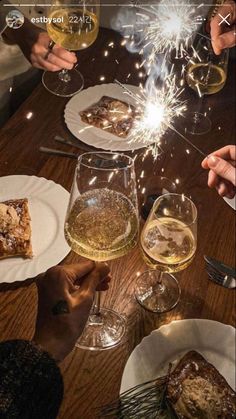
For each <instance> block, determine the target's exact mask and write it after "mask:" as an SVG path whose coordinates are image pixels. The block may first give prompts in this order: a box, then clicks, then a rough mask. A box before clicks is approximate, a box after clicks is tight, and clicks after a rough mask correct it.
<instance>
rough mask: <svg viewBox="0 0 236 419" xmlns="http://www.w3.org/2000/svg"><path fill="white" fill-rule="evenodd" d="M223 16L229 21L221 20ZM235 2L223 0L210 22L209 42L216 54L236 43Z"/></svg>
mask: <svg viewBox="0 0 236 419" xmlns="http://www.w3.org/2000/svg"><path fill="white" fill-rule="evenodd" d="M220 15H221V16H223V17H224V18H226V16H227V15H230V16H228V17H227V21H228V22H229V23H230V25H228V24H227V23H226V22H223V23H221V24H220V22H222V20H223V19H222V18H221V17H220ZM235 23H236V4H235V2H234V1H233V0H227V1H225V3H224V5H222V6H221V7H219V9H218V10H217V13H216V15H215V16H214V18H213V19H212V20H211V22H210V26H211V42H212V47H213V50H214V52H215V54H216V55H220V53H221V52H222V50H223V49H224V48H231V47H233V46H234V45H236V35H235V34H236V25H235Z"/></svg>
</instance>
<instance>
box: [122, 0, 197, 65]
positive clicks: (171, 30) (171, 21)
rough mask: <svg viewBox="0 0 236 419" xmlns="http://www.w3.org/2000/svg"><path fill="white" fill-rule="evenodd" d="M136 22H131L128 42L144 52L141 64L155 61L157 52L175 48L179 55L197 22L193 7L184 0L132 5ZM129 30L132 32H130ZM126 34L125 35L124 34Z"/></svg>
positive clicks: (186, 46)
mask: <svg viewBox="0 0 236 419" xmlns="http://www.w3.org/2000/svg"><path fill="white" fill-rule="evenodd" d="M136 7H137V8H138V12H137V13H136V18H137V20H136V22H135V23H134V24H133V25H123V29H127V30H128V31H129V33H130V31H131V29H130V30H129V28H128V26H130V27H131V26H132V27H133V35H132V36H131V37H130V41H131V43H134V44H135V43H138V44H139V47H140V54H141V55H145V57H146V59H145V60H144V63H146V64H148V66H150V65H152V63H153V62H154V61H155V60H156V55H157V54H160V53H165V54H166V53H167V52H168V53H170V52H171V51H172V50H176V57H178V56H179V54H180V56H181V57H182V56H183V52H184V51H185V50H186V48H188V46H189V45H190V43H191V42H190V41H191V40H192V37H193V34H194V33H195V32H196V30H197V28H198V26H199V24H200V23H201V21H200V20H199V14H198V12H197V9H198V8H196V7H193V6H191V2H190V1H188V0H178V2H177V3H176V4H173V0H162V1H161V2H160V3H159V4H158V5H152V6H148V5H147V6H142V5H140V6H139V5H138V4H137V5H136ZM131 32H132V31H131ZM127 37H129V36H127Z"/></svg>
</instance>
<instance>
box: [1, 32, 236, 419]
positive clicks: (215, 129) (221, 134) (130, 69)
mask: <svg viewBox="0 0 236 419" xmlns="http://www.w3.org/2000/svg"><path fill="white" fill-rule="evenodd" d="M111 40H114V43H115V46H114V48H110V47H108V44H109V43H110V41H111ZM105 49H108V50H109V56H108V57H107V58H105V57H104V55H103V51H104V50H105ZM116 59H117V60H118V62H119V64H117V62H116V61H115V60H116ZM137 60H138V57H137V56H135V55H131V54H129V53H128V52H127V51H126V49H125V48H124V47H121V46H120V37H119V36H118V35H117V34H115V33H114V32H112V31H109V30H102V31H101V32H100V35H99V38H98V40H97V41H96V43H95V44H94V45H93V46H92V47H90V48H89V49H88V50H87V51H84V52H82V53H80V54H79V63H80V65H79V67H80V70H81V71H82V73H83V74H84V76H85V87H88V86H91V85H95V84H98V83H99V78H100V76H101V75H104V76H105V77H106V82H112V81H113V80H114V79H115V78H118V79H119V80H120V81H121V82H127V81H128V82H129V83H130V84H138V83H139V81H140V79H139V78H138V77H137V71H136V70H135V63H136V62H137ZM129 73H131V77H130V78H129V79H128V80H127V75H128V74H129ZM234 74H235V63H234V62H230V65H229V75H228V80H227V84H226V86H225V88H224V89H223V90H222V91H221V92H220V93H218V94H216V95H213V96H211V97H207V98H205V99H204V103H203V106H204V109H205V110H206V109H208V108H209V107H210V108H211V111H210V112H209V116H210V118H211V120H212V130H211V132H210V133H208V134H206V135H202V136H195V137H194V136H192V137H191V140H192V141H193V142H195V144H196V145H197V146H198V147H200V148H201V149H202V150H203V151H204V152H205V153H209V152H210V151H213V150H215V149H217V148H219V147H222V146H223V145H226V144H230V143H233V141H234V120H235V118H234V116H235V102H234V94H233V92H234V91H235V85H234ZM186 97H187V98H188V100H189V101H190V103H191V106H190V110H192V109H193V108H194V106H196V105H197V99H196V96H195V94H194V92H192V91H190V89H187V90H186ZM66 102H67V100H66V99H63V98H59V97H56V96H53V95H51V94H50V93H48V92H47V91H46V90H45V89H44V88H43V86H42V85H41V84H40V85H39V86H38V87H37V88H36V89H35V91H34V92H33V94H32V95H31V96H30V97H29V98H28V99H27V100H26V101H25V102H24V104H23V105H22V106H21V108H20V109H19V110H18V111H17V112H16V113H15V115H13V117H12V118H11V119H10V120H9V121H8V123H7V124H6V125H5V126H4V128H3V129H2V130H1V132H0V175H1V176H6V175H11V174H19V175H20V174H26V175H37V176H43V177H45V178H47V179H52V180H54V181H55V182H58V183H60V184H61V185H62V186H64V187H65V188H66V189H67V190H69V189H70V186H71V183H72V178H73V173H74V169H75V164H76V162H75V161H72V160H69V159H65V158H58V157H50V156H48V155H44V154H42V153H40V152H39V151H38V148H39V146H41V145H43V146H46V147H55V148H58V144H56V143H54V141H53V137H54V135H56V134H58V135H61V136H63V137H65V138H72V135H71V134H70V133H69V131H68V130H67V128H66V126H65V124H64V121H63V110H64V107H65V104H66ZM28 112H32V114H33V115H32V118H31V119H27V118H26V116H27V114H28ZM183 124H184V122H182V126H180V129H181V130H182V131H183V128H184V127H183ZM83 147H84V146H83V144H82V143H81V152H82V150H83ZM61 149H63V150H67V151H73V152H76V151H78V150H77V149H76V148H73V147H67V146H61ZM186 149H189V150H190V154H187V152H186ZM163 150H164V152H163V154H162V155H161V156H160V157H159V158H158V159H157V160H156V161H154V160H153V158H152V156H151V155H150V154H149V155H148V156H146V157H145V156H144V154H145V150H141V151H139V152H136V153H131V155H133V156H135V155H136V173H137V180H138V187H139V189H138V191H139V201H140V205H142V203H143V200H144V194H142V191H143V188H144V187H147V185H148V184H150V179H151V183H152V185H153V184H155V177H156V176H166V177H168V178H169V179H171V180H172V181H175V182H176V179H178V181H177V182H178V183H177V190H178V192H180V193H185V194H186V195H187V196H191V198H192V199H193V200H194V202H195V203H196V205H197V208H198V215H199V218H198V250H197V254H196V257H195V259H194V261H193V263H192V265H191V266H190V267H189V268H188V269H186V270H185V271H183V272H181V273H179V274H178V275H177V276H178V279H179V281H180V285H181V289H182V296H181V301H180V303H179V304H178V306H177V307H176V308H175V309H174V310H172V311H171V312H169V313H166V314H163V315H155V314H151V313H149V312H147V311H145V310H143V309H142V308H141V307H140V306H139V305H138V304H137V303H136V301H135V298H134V288H135V281H136V277H137V276H136V274H137V272H142V271H143V270H145V269H146V267H145V265H144V262H143V261H142V258H141V255H140V253H139V249H138V248H137V249H135V250H134V251H133V252H132V254H130V255H128V256H126V257H124V258H122V259H120V260H117V261H114V262H112V263H111V264H110V266H111V270H112V277H113V280H112V283H111V286H110V289H109V291H108V292H106V293H105V294H104V295H103V304H104V305H105V306H107V307H110V308H114V309H115V310H117V311H119V312H120V313H122V314H123V315H125V316H126V318H127V325H128V327H127V334H126V336H125V338H124V339H123V342H122V343H121V345H120V346H118V347H117V348H114V349H111V350H109V351H105V352H100V353H99V352H98V353H96V352H89V351H82V350H75V351H74V352H73V353H72V354H71V355H70V356H68V358H67V359H66V360H65V361H64V362H63V364H62V365H61V369H62V372H63V375H64V382H65V397H64V401H63V404H62V406H61V410H60V414H59V418H60V419H95V418H96V417H97V413H96V412H97V409H98V407H99V406H101V405H103V404H104V403H107V402H109V401H111V400H113V399H114V398H116V397H117V395H118V391H119V386H120V380H121V377H122V371H123V369H124V366H125V363H126V361H127V358H128V356H129V355H130V353H131V352H132V350H133V348H134V347H135V346H136V345H137V344H138V343H139V342H140V341H141V339H142V338H143V337H144V336H146V335H147V334H149V333H150V332H151V331H152V330H153V329H156V328H158V327H159V326H161V325H162V324H165V323H169V322H171V321H172V320H174V319H186V318H206V319H213V320H217V321H220V322H223V323H226V324H230V325H234V324H235V315H234V301H235V300H234V292H232V291H230V290H226V289H223V288H221V287H219V286H217V285H214V284H213V283H212V282H210V281H209V280H208V278H207V274H206V272H205V269H204V261H203V255H204V254H207V255H209V256H213V257H215V258H219V259H220V260H223V261H225V263H228V264H230V265H233V264H234V259H235V227H234V216H235V215H234V211H233V210H232V209H231V208H230V207H229V206H227V205H226V203H225V202H224V201H223V200H222V199H221V198H219V197H218V195H217V194H216V192H215V191H212V190H210V189H208V187H207V173H206V172H204V171H203V170H202V169H201V165H200V163H201V160H202V158H201V156H200V155H199V154H198V153H197V152H196V151H194V150H193V149H191V148H190V147H188V146H186V144H185V143H184V142H183V141H182V140H181V139H180V138H179V137H178V136H177V135H176V134H174V133H171V132H168V133H167V135H166V136H165V141H163ZM144 157H145V158H144ZM142 171H144V173H143V174H142V176H143V177H141V176H140V174H141V172H142ZM146 193H147V192H146ZM0 200H1V191H0ZM75 260H77V256H76V255H73V254H70V255H69V256H68V257H67V258H66V260H65V263H68V262H71V261H75ZM0 272H1V265H0ZM36 307H37V295H36V289H35V285H34V284H33V283H32V281H28V282H27V283H26V284H21V283H20V284H13V285H1V287H0V336H1V340H4V339H13V338H30V337H31V336H32V333H33V329H34V321H35V315H36ZM157 356H158V354H157Z"/></svg>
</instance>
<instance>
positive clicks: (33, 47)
mask: <svg viewBox="0 0 236 419" xmlns="http://www.w3.org/2000/svg"><path fill="white" fill-rule="evenodd" d="M3 37H4V40H5V41H6V42H8V43H16V44H18V45H19V47H20V48H21V50H22V52H23V54H24V55H25V57H26V58H27V60H28V61H30V62H31V64H32V65H33V66H34V67H36V68H40V69H42V70H48V71H60V70H62V69H63V68H65V69H67V70H71V69H72V68H73V67H74V65H75V64H76V62H77V58H76V55H75V53H74V52H69V51H67V50H66V49H64V48H62V47H60V46H59V45H54V47H53V48H52V49H51V50H49V48H48V47H49V43H50V38H49V36H48V34H47V32H44V31H42V29H40V28H38V27H37V26H35V25H33V24H32V23H31V22H29V21H28V20H27V19H25V22H24V25H23V26H22V27H21V28H19V29H17V30H15V29H10V28H7V29H6V30H5V31H4V34H3Z"/></svg>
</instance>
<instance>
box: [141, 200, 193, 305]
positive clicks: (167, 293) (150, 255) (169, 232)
mask: <svg viewBox="0 0 236 419" xmlns="http://www.w3.org/2000/svg"><path fill="white" fill-rule="evenodd" d="M140 244H141V251H142V254H143V258H144V261H145V262H146V263H147V265H148V266H149V267H150V268H151V270H148V271H145V272H144V273H142V274H141V275H140V276H139V277H138V280H137V284H136V289H135V296H136V299H137V301H138V302H139V303H140V304H141V305H142V306H143V307H144V308H146V309H147V310H149V311H152V312H155V313H164V312H166V311H169V310H171V309H172V308H174V307H175V306H176V304H177V303H178V301H179V298H180V287H179V284H178V282H177V279H176V278H175V277H174V276H173V275H171V273H173V272H178V271H181V270H182V269H185V268H187V266H189V264H190V263H191V262H192V260H193V258H194V255H195V252H196V248H197V209H196V207H195V205H194V203H193V202H192V201H191V200H190V199H189V198H187V197H186V196H184V195H179V194H175V193H169V194H165V195H162V196H160V197H159V198H158V199H157V200H156V201H155V203H154V205H153V208H152V210H151V212H150V214H149V217H148V219H147V221H146V223H145V225H144V227H143V230H142V232H141V238H140Z"/></svg>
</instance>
